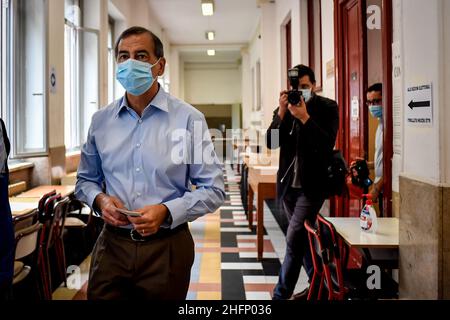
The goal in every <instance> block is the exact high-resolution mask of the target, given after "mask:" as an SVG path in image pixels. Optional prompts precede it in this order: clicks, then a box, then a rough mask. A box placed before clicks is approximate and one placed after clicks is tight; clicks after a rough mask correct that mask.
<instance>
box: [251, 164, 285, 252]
mask: <svg viewBox="0 0 450 320" xmlns="http://www.w3.org/2000/svg"><path fill="white" fill-rule="evenodd" d="M277 171H278V167H266V166H250V167H249V168H248V186H249V187H248V226H249V228H250V230H251V229H252V228H253V197H254V194H255V193H257V201H256V203H257V207H256V219H257V221H256V238H257V251H258V261H261V260H262V256H263V248H264V199H274V198H276V193H277V192H276V190H277V188H276V186H277Z"/></svg>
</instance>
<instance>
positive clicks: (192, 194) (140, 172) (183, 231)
mask: <svg viewBox="0 0 450 320" xmlns="http://www.w3.org/2000/svg"><path fill="white" fill-rule="evenodd" d="M115 56H116V60H117V63H118V66H117V75H116V76H117V80H118V81H119V82H120V83H121V84H122V86H123V87H124V88H125V89H126V94H125V95H124V97H123V98H121V99H119V100H118V101H116V102H113V103H112V104H111V105H109V106H108V107H106V108H103V109H101V110H100V111H98V112H97V113H95V114H94V116H93V118H92V123H91V126H90V129H89V133H88V138H87V141H86V143H85V144H84V146H83V148H82V152H81V161H80V166H79V169H78V174H77V184H76V190H75V194H76V197H77V198H78V199H80V200H82V201H85V202H87V203H88V204H89V205H90V206H92V207H93V208H94V210H96V211H97V212H99V213H100V214H101V215H102V217H103V219H104V221H105V228H104V229H103V231H102V232H101V234H100V236H99V238H98V240H97V243H96V245H95V247H94V250H93V254H92V261H91V268H90V273H89V283H88V289H87V297H88V299H94V300H110V299H114V300H117V299H119V300H122V299H125V300H127V299H157V300H183V299H185V298H186V294H187V291H188V287H189V281H190V272H191V267H192V264H193V261H194V242H193V239H192V236H191V233H190V232H189V228H188V225H187V222H188V221H193V220H195V219H197V218H199V217H201V216H203V215H205V214H207V213H211V212H215V211H216V210H217V209H218V208H219V207H220V206H221V205H222V203H223V201H224V198H225V192H224V180H223V173H222V167H221V166H220V165H219V161H218V159H217V156H216V154H215V152H214V148H213V145H212V142H211V137H210V135H209V133H208V127H207V124H206V121H205V118H204V116H203V114H202V113H200V112H199V111H197V110H196V109H195V108H194V107H192V106H190V105H188V104H187V103H185V102H183V101H180V100H178V99H176V98H174V97H172V96H171V95H169V94H168V93H166V92H165V91H164V89H163V88H162V87H161V86H160V85H159V83H158V81H156V79H157V77H158V76H161V75H162V74H163V73H164V68H165V64H166V61H165V59H164V50H163V45H162V43H161V40H160V39H159V38H158V37H157V36H155V35H154V34H153V33H152V32H151V31H149V30H147V29H145V28H142V27H132V28H130V29H127V30H125V31H124V32H123V33H122V34H121V35H120V36H119V38H118V40H117V43H116V46H115ZM194 128H195V130H194ZM177 132H178V133H177ZM174 133H175V136H174ZM194 133H195V134H194ZM180 137H181V138H180ZM180 150H181V151H182V153H183V155H184V158H183V159H181V160H182V161H179V160H180V159H178V158H177V157H178V155H179V153H180V152H179V151H180ZM204 150H208V151H209V152H207V156H209V157H210V159H207V160H208V161H205V158H204V157H205V154H206V153H204V152H203V151H204ZM197 152H200V160H198V159H199V158H198V155H197ZM194 153H195V157H194ZM185 159H187V160H186V161H184V160H185ZM211 160H212V161H211ZM191 184H192V185H195V186H196V190H195V191H192V190H191ZM121 209H129V210H132V211H135V212H137V213H138V214H140V216H137V217H132V216H128V215H125V214H123V213H121V212H120V211H118V210H121Z"/></svg>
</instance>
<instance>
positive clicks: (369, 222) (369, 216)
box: [359, 194, 378, 233]
mask: <svg viewBox="0 0 450 320" xmlns="http://www.w3.org/2000/svg"><path fill="white" fill-rule="evenodd" d="M363 196H364V197H366V198H367V201H366V205H365V206H364V208H363V209H362V211H361V214H360V216H359V222H360V226H361V229H362V230H363V231H365V232H369V233H376V232H377V227H378V221H377V213H376V211H375V209H374V208H373V206H372V195H371V194H365V195H363Z"/></svg>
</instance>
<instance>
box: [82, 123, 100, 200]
mask: <svg viewBox="0 0 450 320" xmlns="http://www.w3.org/2000/svg"><path fill="white" fill-rule="evenodd" d="M94 126H95V120H94V118H93V119H92V124H91V127H90V128H89V133H88V137H87V140H86V143H85V144H84V145H83V147H82V149H81V159H80V165H79V167H78V173H77V184H76V186H75V196H76V197H77V199H79V200H81V201H84V202H86V203H87V204H88V205H89V206H91V207H93V206H94V200H95V198H96V197H97V195H98V194H100V193H102V191H103V190H102V184H103V182H104V180H105V177H104V175H103V171H102V166H101V160H100V156H99V154H98V150H97V146H96V144H95V138H94V135H93V131H94V129H93V128H94Z"/></svg>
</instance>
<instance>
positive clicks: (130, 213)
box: [116, 208, 142, 218]
mask: <svg viewBox="0 0 450 320" xmlns="http://www.w3.org/2000/svg"><path fill="white" fill-rule="evenodd" d="M116 210H117V211H119V212H120V213H122V214H124V215H126V216H128V217H133V218H139V217H141V216H142V214H140V213H139V212H136V211H130V210H126V209H119V208H116Z"/></svg>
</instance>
